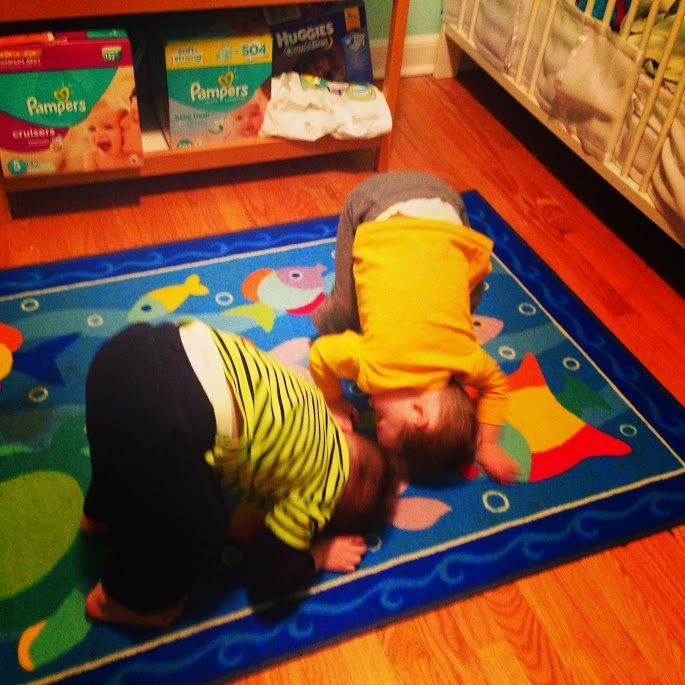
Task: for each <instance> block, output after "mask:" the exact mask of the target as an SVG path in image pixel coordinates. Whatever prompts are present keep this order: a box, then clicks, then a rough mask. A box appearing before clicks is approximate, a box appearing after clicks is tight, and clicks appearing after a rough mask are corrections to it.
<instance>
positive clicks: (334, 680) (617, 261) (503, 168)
mask: <svg viewBox="0 0 685 685" xmlns="http://www.w3.org/2000/svg"><path fill="white" fill-rule="evenodd" d="M391 168H392V169H410V168H415V169H422V170H427V171H431V172H433V173H435V174H437V175H439V176H441V177H443V178H444V179H446V180H447V181H448V182H450V183H451V184H452V185H453V186H454V187H456V188H457V189H469V188H476V189H478V190H479V191H480V192H481V193H482V194H483V195H484V196H485V198H486V199H487V200H488V201H489V202H490V204H492V205H493V207H494V208H495V209H496V210H497V211H498V212H499V213H500V214H501V215H502V216H503V217H504V219H505V220H506V221H508V222H509V223H510V224H511V225H512V226H513V227H514V228H515V229H516V230H517V231H518V232H519V233H520V234H521V235H522V236H523V237H524V238H525V239H526V240H527V241H528V243H529V244H530V245H531V246H532V247H533V248H534V249H535V250H536V251H537V252H538V254H539V255H540V256H541V257H542V258H543V259H544V260H545V261H546V262H547V263H548V264H549V265H550V266H551V267H552V268H553V269H554V270H555V271H556V273H557V274H558V275H559V276H560V277H561V278H562V279H563V280H564V281H565V282H566V283H567V284H568V285H569V286H570V287H571V288H572V289H573V290H574V291H575V292H576V293H577V294H578V295H579V296H580V297H581V298H582V299H583V301H584V302H585V303H586V304H587V306H588V307H589V308H590V309H592V310H593V311H594V312H595V313H596V314H597V315H598V316H599V317H600V318H601V319H602V321H604V322H605V323H606V325H607V326H608V327H609V328H610V329H611V330H612V331H613V332H614V333H615V334H616V335H617V336H618V337H619V338H621V339H622V340H623V341H624V342H625V344H626V345H627V346H628V347H629V348H630V350H631V351H632V352H633V353H634V354H635V355H636V356H637V357H638V358H639V359H641V360H642V362H643V363H644V364H645V365H646V366H647V368H649V369H650V371H651V372H652V373H653V374H654V375H655V376H656V377H657V378H658V379H659V380H660V381H661V382H662V383H663V384H664V385H665V386H666V387H667V388H668V389H669V390H670V391H671V392H672V393H673V394H674V395H676V397H678V399H679V400H680V401H681V403H682V402H683V401H685V354H684V352H683V343H684V336H683V333H684V330H685V303H684V301H683V297H682V293H683V289H682V286H683V280H682V278H683V272H684V271H685V269H684V268H683V266H684V265H685V259H683V258H684V257H685V251H683V250H682V249H681V248H679V247H677V246H676V245H675V243H673V242H672V241H671V240H670V239H668V238H667V237H666V236H665V235H664V234H663V233H662V232H661V231H660V230H659V229H658V228H657V227H655V226H654V225H653V224H651V223H650V222H649V221H648V220H646V219H644V218H643V217H642V216H641V215H640V214H639V213H638V212H637V211H635V210H633V209H632V207H631V206H630V205H629V204H628V203H626V202H625V201H624V200H623V199H622V198H621V197H620V196H618V195H616V194H615V193H614V191H612V190H611V189H609V187H608V186H607V184H606V183H604V182H603V181H602V180H600V179H599V178H598V177H596V176H595V175H594V173H593V172H592V171H591V170H589V169H588V168H586V167H585V166H584V165H583V164H582V163H581V162H579V161H578V160H577V159H576V158H575V157H574V156H573V155H572V154H570V153H568V152H567V151H566V149H565V148H563V147H562V146H561V144H558V143H557V141H556V139H555V138H553V137H552V136H551V135H550V134H548V133H547V132H546V131H545V130H544V129H543V128H541V127H540V126H539V125H538V124H537V123H536V122H534V121H533V120H532V119H531V118H530V117H529V116H528V115H526V113H525V112H524V111H523V110H522V109H521V108H519V107H518V106H517V105H516V104H515V103H514V102H513V101H512V100H510V99H509V98H508V97H506V96H505V95H504V94H503V93H502V92H500V91H499V89H498V87H497V86H494V85H493V84H489V83H488V82H487V80H486V79H485V77H484V76H482V75H481V74H480V73H479V72H471V73H468V74H466V75H465V76H463V77H460V79H459V80H452V79H448V80H444V81H435V80H433V79H432V78H430V77H418V78H411V79H403V80H402V84H401V88H400V100H399V112H398V117H397V121H396V132H395V139H394V151H393V155H392V158H391ZM371 171H372V160H371V158H370V155H369V153H352V154H343V155H338V156H334V157H331V158H328V159H318V160H300V161H297V162H283V163H277V164H271V165H261V166H255V167H250V168H242V169H233V170H226V171H219V172H207V173H199V174H194V175H185V176H178V177H174V178H164V179H149V180H145V181H142V182H139V183H135V184H126V183H121V184H118V185H111V186H109V187H102V186H89V187H83V188H71V189H65V190H52V191H44V192H41V193H32V194H26V195H24V196H19V195H17V196H13V197H12V198H11V200H12V208H13V210H14V212H15V214H16V215H18V217H19V218H17V219H16V220H15V221H14V222H12V223H11V224H9V225H8V226H3V227H2V228H0V266H18V265H25V264H34V263H38V262H44V261H52V260H57V259H63V258H68V257H75V256H79V255H91V254H97V253H101V252H106V251H111V250H115V249H120V248H129V247H134V246H139V245H146V244H152V243H159V242H163V241H171V240H178V239H185V238H191V237H195V236H204V235H211V234H212V233H219V232H224V231H226V230H227V229H228V230H231V231H237V230H240V229H244V228H251V227H256V226H263V225H266V224H272V223H281V222H287V221H293V220H298V219H303V218H308V217H315V216H320V215H324V214H334V213H337V212H339V210H340V208H341V206H342V203H343V199H344V198H345V195H346V194H347V193H348V192H349V191H350V190H351V189H352V188H353V187H354V186H355V185H356V184H357V183H358V182H359V181H361V180H362V179H363V178H365V177H366V176H367V175H368V174H369V173H371ZM684 579H685V527H682V526H681V527H679V528H677V529H675V530H672V531H667V532H663V533H660V534H657V535H653V536H651V537H648V538H645V539H643V540H638V541H635V542H631V543H630V544H628V545H626V546H623V547H618V548H615V549H612V550H610V551H605V552H602V553H599V554H595V555H593V556H590V557H587V558H584V559H581V560H579V561H575V562H572V563H568V564H565V565H563V566H560V567H557V568H554V569H552V570H548V571H544V572H541V573H538V574H536V575H534V576H531V577H528V578H524V579H521V580H518V581H516V582H512V583H509V584H507V585H504V586H502V587H499V588H497V589H494V590H490V591H487V592H484V593H482V594H480V595H478V596H474V597H472V598H469V599H465V600H463V601H459V602H455V603H453V604H450V605H447V606H444V607H442V608H440V609H437V610H433V611H430V612H427V613H425V614H422V615H419V616H417V617H414V618H411V619H406V620H403V621H399V622H397V623H393V624H391V625H388V626H386V627H384V628H382V629H379V630H376V631H371V632H368V633H365V634H362V635H360V636H358V637H355V638H353V639H349V640H347V641H344V642H341V643H339V644H336V645H333V646H331V647H328V648H325V649H322V650H320V651H317V652H315V653H313V654H310V655H308V656H302V657H298V658H296V659H293V660H292V661H288V662H285V663H282V664H280V665H276V666H273V667H271V668H269V669H267V670H265V671H263V672H261V673H258V674H254V675H251V676H248V677H245V678H244V679H243V680H241V681H240V682H241V683H242V684H243V685H248V684H249V685H257V684H259V685H262V684H266V683H274V684H275V683H282V684H292V683H300V682H302V683H312V684H316V685H325V684H328V683H331V684H338V683H340V684H354V685H358V684H367V683H368V684H373V685H380V684H383V683H388V684H394V683H407V684H408V685H424V684H425V683H446V684H453V683H467V684H469V685H470V684H472V683H496V684H497V685H509V684H513V683H550V684H554V685H556V684H558V683H572V682H573V683H602V684H604V683H616V684H620V685H625V684H626V683H636V684H640V685H643V684H645V683H665V684H668V685H675V684H676V683H685V599H684V596H685V593H684V590H683V587H684V585H683V583H684Z"/></svg>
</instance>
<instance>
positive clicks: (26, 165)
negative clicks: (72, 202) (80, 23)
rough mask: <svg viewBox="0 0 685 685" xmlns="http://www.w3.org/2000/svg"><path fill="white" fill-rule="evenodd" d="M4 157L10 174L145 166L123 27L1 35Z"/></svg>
mask: <svg viewBox="0 0 685 685" xmlns="http://www.w3.org/2000/svg"><path fill="white" fill-rule="evenodd" d="M0 163H1V164H2V171H3V174H4V175H5V176H6V177H12V176H22V175H26V174H33V175H49V174H62V173H77V172H89V171H104V170H111V169H127V168H135V167H139V166H141V164H142V163H143V146H142V139H141V133H140V124H139V117H138V106H137V98H136V84H135V78H134V73H133V61H132V55H131V46H130V43H129V40H128V37H127V35H126V33H125V32H124V31H122V30H120V29H111V30H106V31H102V30H98V31H69V32H64V33H54V34H53V33H50V32H46V33H44V34H39V35H33V36H27V37H26V40H25V42H22V41H21V40H14V39H13V37H11V36H8V37H4V38H3V37H0Z"/></svg>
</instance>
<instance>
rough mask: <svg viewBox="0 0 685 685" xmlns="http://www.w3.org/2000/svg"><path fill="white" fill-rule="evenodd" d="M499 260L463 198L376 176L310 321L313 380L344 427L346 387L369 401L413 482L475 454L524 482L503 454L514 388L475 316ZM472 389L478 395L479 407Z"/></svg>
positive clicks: (360, 198) (490, 469)
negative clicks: (485, 345)
mask: <svg viewBox="0 0 685 685" xmlns="http://www.w3.org/2000/svg"><path fill="white" fill-rule="evenodd" d="M491 250H492V241H491V240H490V239H489V238H487V237H486V236H484V235H482V234H481V233H478V232H476V231H474V230H473V229H471V228H470V227H469V225H468V221H467V218H466V213H465V210H464V204H463V201H462V198H461V196H460V195H459V194H458V193H456V192H455V191H454V190H452V188H450V187H449V186H448V185H447V184H446V183H444V182H443V181H441V180H440V179H438V178H435V177H433V176H431V175H428V174H425V173H420V172H411V171H406V172H393V173H384V174H376V175H374V176H371V177H369V178H368V179H366V180H365V181H363V182H362V183H361V184H360V185H359V186H357V188H355V189H354V190H353V191H352V192H351V193H350V195H349V196H348V197H347V199H346V201H345V204H344V207H343V210H342V215H341V217H340V223H339V225H338V234H337V240H336V248H335V284H334V286H333V290H332V292H331V293H330V295H329V296H328V297H327V298H326V300H325V301H324V302H323V303H322V304H321V306H320V307H319V308H318V309H317V310H316V311H315V312H314V313H313V315H312V320H313V323H314V326H315V327H316V329H317V330H318V331H319V333H321V334H323V335H322V336H321V337H319V338H318V339H317V340H315V341H314V343H313V345H312V347H311V350H310V358H309V364H310V371H311V374H312V377H313V378H314V380H315V381H316V383H317V384H318V385H319V387H320V388H321V389H322V391H323V393H324V396H325V397H326V400H327V401H328V403H329V406H330V407H331V409H332V411H333V412H334V414H335V415H336V416H338V418H339V420H340V421H341V422H342V423H346V424H347V425H351V421H352V420H353V419H354V418H355V416H356V414H355V410H354V408H353V407H352V406H351V405H350V404H349V403H348V402H346V401H345V400H344V399H343V394H342V386H341V384H340V381H339V379H341V378H349V379H352V380H354V381H356V383H357V385H358V386H359V388H360V389H361V390H362V391H364V392H366V393H368V394H369V395H370V404H371V407H372V409H373V410H374V413H375V415H376V433H377V437H378V442H379V444H380V446H381V447H382V448H384V449H386V450H389V451H394V452H396V453H398V454H400V455H401V456H402V457H403V458H404V459H403V462H404V463H405V466H406V468H407V469H408V475H409V477H410V478H414V479H416V478H418V479H433V478H437V477H440V476H441V475H443V474H444V473H445V472H448V471H450V470H455V469H457V468H458V467H459V466H461V465H462V464H464V463H467V462H470V461H472V459H473V456H474V454H475V458H476V461H477V463H478V464H479V465H480V466H481V467H482V468H483V470H484V471H485V472H486V473H488V474H489V475H490V476H492V477H493V478H496V479H497V480H499V481H502V482H510V481H512V480H513V479H514V478H515V477H516V475H517V473H518V467H517V465H516V463H515V462H514V460H512V459H511V458H510V457H509V456H508V455H507V454H506V453H505V452H504V451H503V450H502V449H501V447H500V446H499V444H498V439H499V432H500V425H501V424H502V422H503V419H504V415H505V408H506V400H507V382H506V378H505V377H504V374H503V373H502V371H501V370H500V368H499V366H498V364H497V363H496V362H495V360H494V359H492V358H491V357H490V356H489V355H488V354H487V353H486V352H485V351H484V350H483V349H482V348H481V346H480V344H479V343H478V341H477V339H476V336H475V333H474V324H473V317H472V312H473V309H474V308H475V306H476V304H477V303H478V301H479V300H480V297H481V295H482V293H483V290H484V282H483V279H484V278H485V276H487V275H488V274H489V273H490V271H491V265H490V253H491ZM466 386H471V387H473V388H475V390H476V391H477V393H478V398H477V405H476V408H474V402H473V401H472V400H471V399H470V397H469V395H468V394H467V392H466V391H465V387H466Z"/></svg>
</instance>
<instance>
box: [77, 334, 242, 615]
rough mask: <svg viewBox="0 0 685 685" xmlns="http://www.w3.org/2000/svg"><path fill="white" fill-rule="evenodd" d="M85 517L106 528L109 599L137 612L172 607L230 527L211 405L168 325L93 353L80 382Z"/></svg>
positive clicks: (126, 337) (112, 342)
mask: <svg viewBox="0 0 685 685" xmlns="http://www.w3.org/2000/svg"><path fill="white" fill-rule="evenodd" d="M86 427H87V431H88V442H89V445H90V457H91V463H92V471H93V473H92V480H91V484H90V487H89V489H88V493H87V494H86V499H85V503H84V513H85V514H86V516H88V517H89V518H92V519H95V520H98V521H103V522H106V523H108V524H109V525H110V528H111V531H112V536H113V549H112V554H111V558H110V560H109V562H108V565H107V567H106V569H105V571H104V573H103V574H102V584H103V586H104V588H105V591H106V592H107V593H108V594H109V595H110V596H112V597H113V598H115V599H116V600H118V601H119V602H121V603H122V604H124V605H125V606H127V607H129V608H131V609H134V610H136V611H140V612H145V611H156V610H161V609H164V608H166V607H169V606H171V605H173V604H174V603H175V602H177V601H178V600H179V599H181V597H183V595H184V594H185V593H186V592H187V591H188V589H189V587H190V585H191V583H192V581H193V579H194V578H195V577H196V576H197V574H198V573H199V572H200V571H201V570H202V569H203V568H204V567H205V566H206V565H208V564H210V563H212V562H214V560H215V559H217V558H218V556H219V554H220V551H221V546H222V542H223V540H224V536H225V533H226V530H227V526H228V520H227V518H228V517H227V512H226V507H225V505H224V503H223V500H222V496H221V491H220V488H219V483H218V480H217V478H216V477H215V476H214V474H213V473H212V471H211V468H210V467H209V465H208V464H207V463H206V462H205V460H204V453H205V451H206V450H208V449H210V448H211V447H212V445H213V443H214V437H215V433H216V422H215V419H214V413H213V411H212V407H211V404H210V403H209V400H208V398H207V396H206V394H205V393H204V391H203V389H202V386H201V385H200V382H199V380H198V379H197V376H196V375H195V373H194V372H193V369H192V367H191V365H190V362H189V361H188V358H187V356H186V354H185V351H184V349H183V345H182V343H181V339H180V336H179V334H178V330H177V328H176V327H175V326H174V325H172V324H161V325H159V326H155V327H153V326H150V325H149V324H135V325H133V326H129V327H128V328H126V329H124V330H123V331H121V332H120V333H118V334H117V335H115V336H114V337H113V338H111V339H110V340H108V341H107V342H106V343H105V344H104V345H103V346H102V347H101V348H100V350H99V351H98V352H97V354H96V355H95V357H94V359H93V362H92V364H91V366H90V369H89V372H88V377H87V380H86Z"/></svg>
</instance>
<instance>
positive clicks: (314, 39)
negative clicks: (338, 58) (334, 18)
mask: <svg viewBox="0 0 685 685" xmlns="http://www.w3.org/2000/svg"><path fill="white" fill-rule="evenodd" d="M334 31H335V28H334V26H333V23H332V22H330V21H329V22H327V23H325V24H319V25H317V26H308V27H306V28H301V29H299V30H298V31H279V32H278V33H277V34H276V35H275V36H274V38H275V39H276V45H277V46H278V48H279V49H281V50H284V51H285V52H286V53H290V52H298V51H297V50H296V49H294V48H295V46H297V45H298V43H307V44H308V49H309V50H311V49H314V48H325V47H327V46H330V45H331V44H332V42H333V39H332V38H331V36H332V35H333V32H334Z"/></svg>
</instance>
